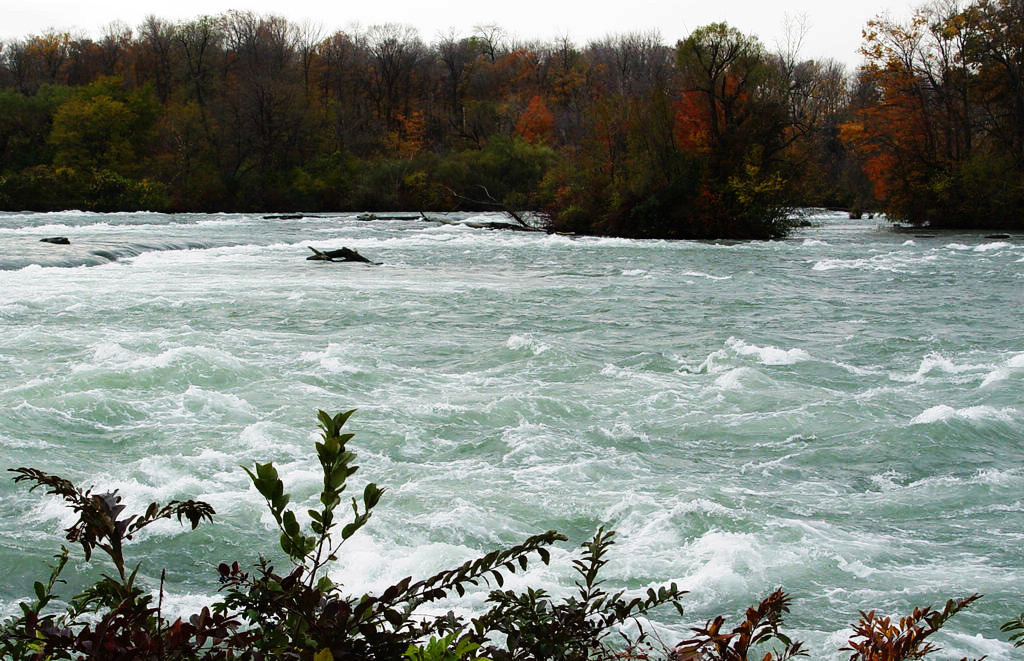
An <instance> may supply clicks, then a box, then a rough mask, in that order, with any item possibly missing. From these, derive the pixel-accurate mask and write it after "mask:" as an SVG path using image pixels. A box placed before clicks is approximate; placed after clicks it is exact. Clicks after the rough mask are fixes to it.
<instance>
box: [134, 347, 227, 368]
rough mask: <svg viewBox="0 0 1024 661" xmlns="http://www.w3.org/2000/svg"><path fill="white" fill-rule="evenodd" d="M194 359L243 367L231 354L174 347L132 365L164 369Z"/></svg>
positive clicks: (213, 350)
mask: <svg viewBox="0 0 1024 661" xmlns="http://www.w3.org/2000/svg"><path fill="white" fill-rule="evenodd" d="M194 358H201V359H203V360H206V361H209V362H211V363H216V364H220V365H227V366H231V367H241V362H240V361H239V360H238V359H237V358H235V357H234V356H232V355H231V354H229V353H227V352H225V351H221V350H220V349H214V348H211V347H205V346H201V345H200V346H186V347H174V348H172V349H167V350H166V351H162V352H160V353H159V354H158V355H156V356H152V357H150V356H143V357H140V358H137V359H135V360H133V361H131V363H129V366H130V367H133V368H164V367H169V366H171V365H174V364H176V363H179V362H183V361H191V360H192V359H194Z"/></svg>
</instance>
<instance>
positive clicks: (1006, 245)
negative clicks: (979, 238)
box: [974, 241, 1013, 252]
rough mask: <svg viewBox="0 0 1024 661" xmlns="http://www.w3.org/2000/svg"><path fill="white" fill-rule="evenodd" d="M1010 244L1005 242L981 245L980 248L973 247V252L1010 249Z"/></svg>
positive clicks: (1011, 245)
mask: <svg viewBox="0 0 1024 661" xmlns="http://www.w3.org/2000/svg"><path fill="white" fill-rule="evenodd" d="M1012 247H1013V244H1012V243H1007V242H1006V241H993V242H992V243H983V244H981V245H980V246H975V248H974V252H991V251H993V250H1002V249H1003V248H1012Z"/></svg>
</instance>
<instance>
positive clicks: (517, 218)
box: [446, 184, 546, 232]
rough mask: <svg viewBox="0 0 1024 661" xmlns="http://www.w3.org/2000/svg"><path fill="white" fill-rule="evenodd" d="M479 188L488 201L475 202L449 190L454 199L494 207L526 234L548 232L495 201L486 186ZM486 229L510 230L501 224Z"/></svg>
mask: <svg viewBox="0 0 1024 661" xmlns="http://www.w3.org/2000/svg"><path fill="white" fill-rule="evenodd" d="M446 188H447V187H446ZM477 188H479V189H480V190H482V191H483V192H484V195H486V196H487V199H486V200H474V199H473V198H471V197H466V196H465V195H460V194H459V193H456V192H455V191H453V190H452V189H451V188H448V192H449V193H451V194H452V197H456V198H458V199H460V200H465V201H466V202H470V203H472V204H479V205H483V206H489V207H494V208H495V209H498V210H500V211H501V212H502V213H504V214H505V215H507V216H508V217H509V218H511V219H512V220H514V221H516V222H517V223H519V227H518V228H517V229H521V230H523V231H525V232H545V231H546V230H543V229H541V228H539V227H534V226H533V225H531V224H529V223H528V222H526V219H525V218H523V216H522V214H520V213H519V212H518V211H516V210H515V209H511V208H509V207H508V206H507V205H505V204H504V203H503V202H499V201H498V200H496V199H494V196H493V195H491V191H489V190H487V187H486V186H484V185H482V184H477ZM486 228H487V229H508V227H507V226H503V225H501V224H500V223H487V224H486Z"/></svg>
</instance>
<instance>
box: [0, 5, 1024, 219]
mask: <svg viewBox="0 0 1024 661" xmlns="http://www.w3.org/2000/svg"><path fill="white" fill-rule="evenodd" d="M1021 16H1024V5H1022V0H977V1H976V2H974V3H972V4H969V5H968V6H966V7H964V8H960V7H958V6H956V5H955V3H941V4H935V5H930V6H928V7H927V8H924V9H921V10H919V11H918V12H917V13H916V14H915V15H914V17H913V18H912V19H910V21H909V22H908V23H907V24H900V23H895V22H891V21H888V20H882V19H879V20H877V21H874V22H872V23H871V24H869V25H868V27H867V30H866V32H865V41H864V49H863V51H864V55H865V58H866V59H865V63H864V65H863V66H862V67H861V68H860V69H859V70H857V71H856V72H852V73H851V72H848V71H846V70H845V68H844V66H843V65H841V64H839V63H837V62H835V61H830V60H807V59H802V58H801V57H800V55H799V43H800V40H801V28H800V27H799V26H793V27H792V29H791V30H790V32H789V37H790V38H789V39H788V42H787V43H786V44H785V45H784V46H782V47H781V48H780V49H778V50H776V51H771V50H769V49H768V48H766V47H765V46H764V45H763V44H762V43H761V42H760V41H759V40H758V38H757V37H756V36H753V35H747V34H743V33H741V32H739V31H737V30H736V29H734V28H732V27H730V26H728V25H725V24H721V23H716V24H711V25H707V26H703V27H700V28H697V29H696V30H694V31H693V32H692V33H691V34H690V35H689V36H688V37H687V38H686V39H685V40H683V41H681V42H679V43H677V44H675V45H674V46H670V45H666V44H664V43H662V41H661V39H660V38H659V37H658V35H657V34H655V33H644V34H635V33H634V34H625V35H615V36H609V37H607V38H605V39H603V40H599V41H594V42H591V43H589V44H586V45H585V46H578V45H576V44H574V43H572V42H571V41H570V40H569V39H567V38H563V39H557V40H554V41H551V42H546V43H542V42H534V41H520V40H516V39H512V38H510V37H509V36H507V35H506V34H505V33H504V32H503V31H502V30H501V29H500V28H499V27H496V26H481V27H479V28H477V29H476V30H475V31H474V33H473V34H471V35H458V34H449V35H446V36H443V37H440V38H438V39H437V40H436V41H434V42H433V43H430V44H427V43H425V42H424V41H423V40H422V39H421V37H420V36H419V34H418V33H417V32H416V31H415V30H414V29H412V28H409V27H405V26H398V25H390V24H389V25H381V26H372V27H369V28H366V29H357V30H350V31H337V32H334V33H327V32H325V31H323V30H320V29H315V28H311V27H309V26H300V25H295V24H293V23H290V22H288V21H287V20H285V19H283V18H280V17H276V16H261V15H256V14H253V13H250V12H229V13H227V14H224V15H220V16H203V17H199V18H196V19H193V20H188V21H182V22H169V21H166V20H163V19H160V18H157V17H155V16H151V17H149V18H148V19H146V20H145V21H144V22H143V24H142V25H140V26H138V27H137V28H136V29H132V28H129V27H128V26H126V25H119V24H114V25H110V26H108V27H107V28H106V31H105V33H104V35H103V36H102V37H101V38H99V39H98V40H94V39H91V38H87V37H76V36H73V35H71V34H68V33H61V32H55V31H51V32H48V33H46V34H42V35H32V36H27V37H25V38H23V39H18V40H13V41H11V42H9V43H5V44H0V46H2V49H0V208H2V209H9V210H21V209H31V210H59V209H65V208H81V209H90V210H96V211H113V210H136V209H151V210H162V211H296V210H301V211H308V212H314V211H345V210H398V209H402V210H421V211H431V210H433V211H449V210H454V209H478V210H480V209H530V210H535V211H539V212H541V213H540V217H541V218H543V219H544V225H545V228H546V229H549V230H556V231H567V232H578V233H590V234H610V235H618V236H628V237H665V238H718V237H733V238H771V237H776V236H781V235H783V234H785V233H786V231H787V230H788V229H789V227H790V224H791V222H792V221H791V214H790V210H791V209H792V208H794V207H797V206H828V207H842V208H851V209H852V210H854V211H857V210H862V209H863V210H875V211H882V210H884V211H886V212H887V213H888V214H889V215H890V217H891V218H893V219H895V220H901V221H907V222H910V223H914V224H931V225H933V226H936V227H972V226H978V227H982V226H983V227H1001V228H1006V229H1020V228H1021V227H1022V223H1024V220H1022V218H1024V213H1022V206H1024V129H1022V128H1021V127H1024V87H1022V84H1021V80H1022V79H1024V27H1022V20H1024V19H1021Z"/></svg>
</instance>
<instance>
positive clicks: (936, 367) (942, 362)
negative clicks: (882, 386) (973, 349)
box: [890, 351, 986, 383]
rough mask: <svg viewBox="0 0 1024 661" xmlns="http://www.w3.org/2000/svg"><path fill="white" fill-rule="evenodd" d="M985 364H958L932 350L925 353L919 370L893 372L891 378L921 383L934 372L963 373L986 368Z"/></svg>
mask: <svg viewBox="0 0 1024 661" xmlns="http://www.w3.org/2000/svg"><path fill="white" fill-rule="evenodd" d="M985 368H986V366H985V365H970V364H968V365H957V364H956V363H954V362H953V361H952V360H950V359H949V358H946V357H945V356H943V355H942V354H940V353H936V352H934V351H933V352H931V353H929V354H927V355H925V357H924V358H922V359H921V364H920V365H919V366H918V368H917V371H916V372H914V373H913V374H910V375H899V374H893V375H891V376H890V378H891V379H892V380H893V381H904V382H911V383H920V382H922V381H924V379H925V377H927V376H928V375H929V374H931V373H932V372H936V371H937V372H942V373H944V374H953V375H956V374H963V373H966V372H974V371H977V370H979V369H985Z"/></svg>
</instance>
